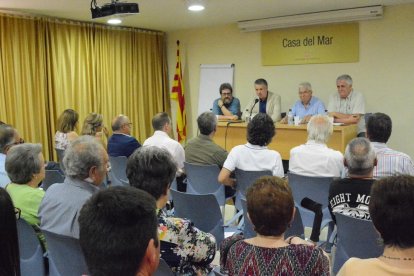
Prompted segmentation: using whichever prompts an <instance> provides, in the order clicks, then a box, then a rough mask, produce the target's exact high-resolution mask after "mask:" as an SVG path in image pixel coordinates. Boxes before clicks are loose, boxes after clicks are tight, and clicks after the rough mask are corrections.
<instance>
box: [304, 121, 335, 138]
mask: <svg viewBox="0 0 414 276" xmlns="http://www.w3.org/2000/svg"><path fill="white" fill-rule="evenodd" d="M307 128H308V140H314V141H315V142H316V143H320V144H326V143H327V142H328V140H329V137H330V136H331V134H332V132H333V124H332V121H331V120H330V118H329V117H328V116H327V115H320V114H319V115H314V116H312V117H311V119H310V121H309V123H308V126H307Z"/></svg>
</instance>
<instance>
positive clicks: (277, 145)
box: [214, 122, 357, 160]
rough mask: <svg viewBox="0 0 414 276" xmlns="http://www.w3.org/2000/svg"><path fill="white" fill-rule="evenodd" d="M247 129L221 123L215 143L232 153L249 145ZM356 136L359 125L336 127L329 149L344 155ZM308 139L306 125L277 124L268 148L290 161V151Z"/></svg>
mask: <svg viewBox="0 0 414 276" xmlns="http://www.w3.org/2000/svg"><path fill="white" fill-rule="evenodd" d="M246 127H247V124H246V123H233V122H231V123H228V122H219V123H218V125H217V132H216V135H215V136H214V141H215V142H216V143H217V144H218V145H220V146H221V147H223V148H225V149H226V150H227V151H230V150H231V149H232V148H233V147H234V146H237V145H243V144H246V143H247V140H246ZM356 135H357V125H347V126H334V131H333V133H332V135H331V138H330V139H329V141H328V147H330V148H332V149H335V150H339V151H340V152H342V153H344V152H345V147H346V145H347V144H348V142H349V141H350V140H352V139H353V138H355V137H356ZM226 137H227V139H226ZM307 137H308V133H307V130H306V125H299V126H293V125H285V124H279V123H276V135H275V137H273V140H272V142H271V143H270V144H269V145H268V147H269V148H270V149H274V150H276V151H278V152H279V153H280V155H281V156H282V159H283V160H289V157H290V150H291V149H292V148H293V147H296V146H299V145H301V144H304V143H306V140H307Z"/></svg>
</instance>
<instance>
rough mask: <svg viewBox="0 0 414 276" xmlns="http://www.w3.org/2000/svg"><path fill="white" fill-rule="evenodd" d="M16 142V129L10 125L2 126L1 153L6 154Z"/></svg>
mask: <svg viewBox="0 0 414 276" xmlns="http://www.w3.org/2000/svg"><path fill="white" fill-rule="evenodd" d="M15 142H17V141H15V140H14V129H13V127H11V126H10V125H7V124H3V125H0V153H4V154H6V152H7V150H8V148H9V147H10V146H11V145H13V144H14V143H15Z"/></svg>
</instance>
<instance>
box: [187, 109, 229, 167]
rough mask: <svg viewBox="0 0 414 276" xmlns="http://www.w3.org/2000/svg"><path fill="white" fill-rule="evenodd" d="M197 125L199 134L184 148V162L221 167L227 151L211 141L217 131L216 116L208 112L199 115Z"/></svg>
mask: <svg viewBox="0 0 414 276" xmlns="http://www.w3.org/2000/svg"><path fill="white" fill-rule="evenodd" d="M197 125H198V129H199V130H200V134H199V135H198V136H197V137H194V138H192V139H190V140H189V141H188V142H187V145H186V146H185V148H184V151H185V160H186V162H188V163H194V164H201V165H213V164H215V165H217V166H218V167H219V168H221V167H223V164H224V161H225V160H226V158H227V151H226V150H225V149H223V148H222V147H220V146H219V145H217V144H216V143H214V141H213V137H214V135H215V134H216V130H217V118H216V116H215V115H214V114H213V113H212V112H208V111H207V112H204V113H201V114H200V116H198V118H197Z"/></svg>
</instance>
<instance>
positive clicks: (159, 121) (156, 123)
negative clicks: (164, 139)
mask: <svg viewBox="0 0 414 276" xmlns="http://www.w3.org/2000/svg"><path fill="white" fill-rule="evenodd" d="M170 123H171V120H170V116H168V113H166V112H161V113H158V114H156V115H155V116H154V117H153V118H152V127H153V129H154V130H162V129H163V128H164V126H165V124H170Z"/></svg>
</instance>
